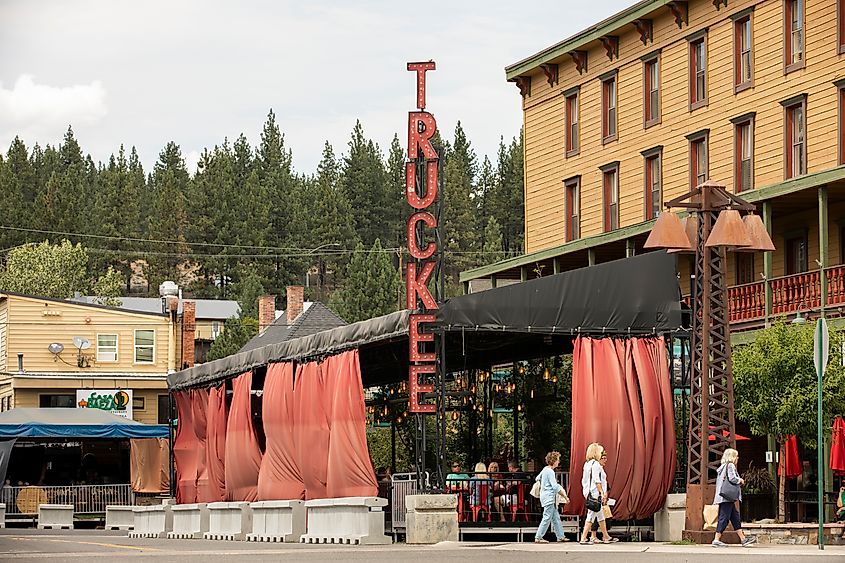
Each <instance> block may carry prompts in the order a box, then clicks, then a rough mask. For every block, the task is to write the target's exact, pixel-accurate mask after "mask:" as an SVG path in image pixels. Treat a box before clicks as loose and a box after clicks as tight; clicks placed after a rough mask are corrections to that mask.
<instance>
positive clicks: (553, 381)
mask: <svg viewBox="0 0 845 563" xmlns="http://www.w3.org/2000/svg"><path fill="white" fill-rule="evenodd" d="M552 383H557V376H556V375H555V376H554V377H552Z"/></svg>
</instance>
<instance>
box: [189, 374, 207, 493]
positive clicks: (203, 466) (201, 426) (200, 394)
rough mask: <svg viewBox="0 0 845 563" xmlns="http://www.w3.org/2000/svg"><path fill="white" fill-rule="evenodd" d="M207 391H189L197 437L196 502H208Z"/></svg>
mask: <svg viewBox="0 0 845 563" xmlns="http://www.w3.org/2000/svg"><path fill="white" fill-rule="evenodd" d="M207 410H208V389H191V412H192V413H193V426H194V434H196V437H197V502H209V495H210V491H209V488H208V487H209V485H208V461H207V459H206V450H207V441H206V440H207V435H208V429H207V417H206V411H207Z"/></svg>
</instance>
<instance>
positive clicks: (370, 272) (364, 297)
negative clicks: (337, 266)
mask: <svg viewBox="0 0 845 563" xmlns="http://www.w3.org/2000/svg"><path fill="white" fill-rule="evenodd" d="M399 289H400V277H399V271H398V270H397V269H396V268H395V267H394V266H393V261H392V260H391V257H390V254H388V253H386V252H385V251H384V249H383V248H382V246H381V241H379V240H378V239H376V241H375V243H374V244H373V246H372V248H371V249H370V252H366V251H365V250H364V245H363V244H361V243H358V245H357V246H356V247H355V252H354V253H353V254H352V258H351V259H350V261H349V267H348V268H347V271H346V279H345V280H344V282H343V285H342V286H341V287H340V289H338V290H337V291H335V292H334V294H333V295H332V301H331V307H332V309H334V310H335V311H337V313H338V315H340V316H341V318H343V319H345V320H346V321H347V322H350V323H354V322H357V321H363V320H365V319H369V318H373V317H378V316H381V315H386V314H388V313H391V312H393V311H396V310H397V306H398V298H399Z"/></svg>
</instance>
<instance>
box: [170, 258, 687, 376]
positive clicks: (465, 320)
mask: <svg viewBox="0 0 845 563" xmlns="http://www.w3.org/2000/svg"><path fill="white" fill-rule="evenodd" d="M409 314H410V312H409V311H398V312H396V313H391V314H389V315H385V316H382V317H377V318H374V319H369V320H366V321H361V322H358V323H353V324H351V325H347V326H344V327H340V328H335V329H332V330H327V331H323V332H319V333H316V334H312V335H309V336H305V337H302V338H297V339H293V340H289V341H286V342H282V343H279V344H272V345H269V346H264V347H262V348H257V349H255V350H250V351H247V352H242V353H239V354H234V355H232V356H229V357H226V358H222V359H219V360H215V361H213V362H208V363H206V364H201V365H199V366H196V367H193V368H190V369H186V370H182V371H179V372H176V373H174V374H171V375H169V376H168V378H167V380H168V385H169V387H170V389H171V391H177V390H182V389H188V388H192V387H208V386H211V385H215V384H217V383H219V382H220V381H223V380H225V379H228V378H231V377H233V376H236V375H238V374H240V373H243V372H245V371H247V370H249V369H253V368H257V367H261V366H266V365H267V364H269V363H273V362H280V361H297V362H301V361H306V360H313V359H317V358H320V357H326V356H331V355H334V354H338V353H340V352H343V351H346V350H351V349H355V348H357V349H358V350H359V354H360V363H361V373H362V378H363V382H364V385H365V386H373V385H382V384H386V383H391V382H397V381H402V380H404V379H406V378H407V366H408V319H409ZM680 326H681V308H680V291H679V288H678V282H677V275H676V269H675V257H674V256H672V255H669V254H667V253H666V252H663V251H661V252H652V253H648V254H643V255H640V256H634V257H631V258H625V259H622V260H616V261H613V262H607V263H604V264H599V265H597V266H591V267H589V268H581V269H579V270H573V271H570V272H565V273H561V274H556V275H553V276H546V277H543V278H538V279H534V280H530V281H526V282H524V283H520V284H513V285H509V286H506V287H501V288H495V289H490V290H487V291H482V292H479V293H474V294H470V295H463V296H460V297H455V298H453V299H450V300H448V301H447V302H446V303H444V304H442V305H441V307H440V309H439V310H438V311H437V321H436V323H435V330H444V331H445V334H446V345H445V350H446V366H447V369H448V370H449V371H456V370H462V369H470V368H479V367H489V366H491V365H493V364H496V363H502V362H509V361H516V360H523V359H532V358H536V357H540V356H543V355H546V356H549V355H557V354H562V353H567V352H568V351H570V350H571V349H572V340H573V339H574V338H575V337H576V336H577V335H579V334H590V335H593V336H599V335H609V336H610V335H620V336H623V335H643V334H663V333H667V332H673V331H675V330H677V329H678V328H679V327H680Z"/></svg>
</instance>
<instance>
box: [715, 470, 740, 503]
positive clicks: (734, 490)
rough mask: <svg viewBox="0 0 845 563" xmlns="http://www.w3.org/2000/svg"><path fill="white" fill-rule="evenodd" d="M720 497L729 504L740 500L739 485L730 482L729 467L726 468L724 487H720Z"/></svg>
mask: <svg viewBox="0 0 845 563" xmlns="http://www.w3.org/2000/svg"><path fill="white" fill-rule="evenodd" d="M719 495H720V496H721V497H722V498H723V499H725V500H726V501H728V502H734V501H737V500H739V485H737V484H735V483H731V482H730V481H729V480H728V467H727V466H725V478H724V479H723V480H722V486H721V487H719Z"/></svg>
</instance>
